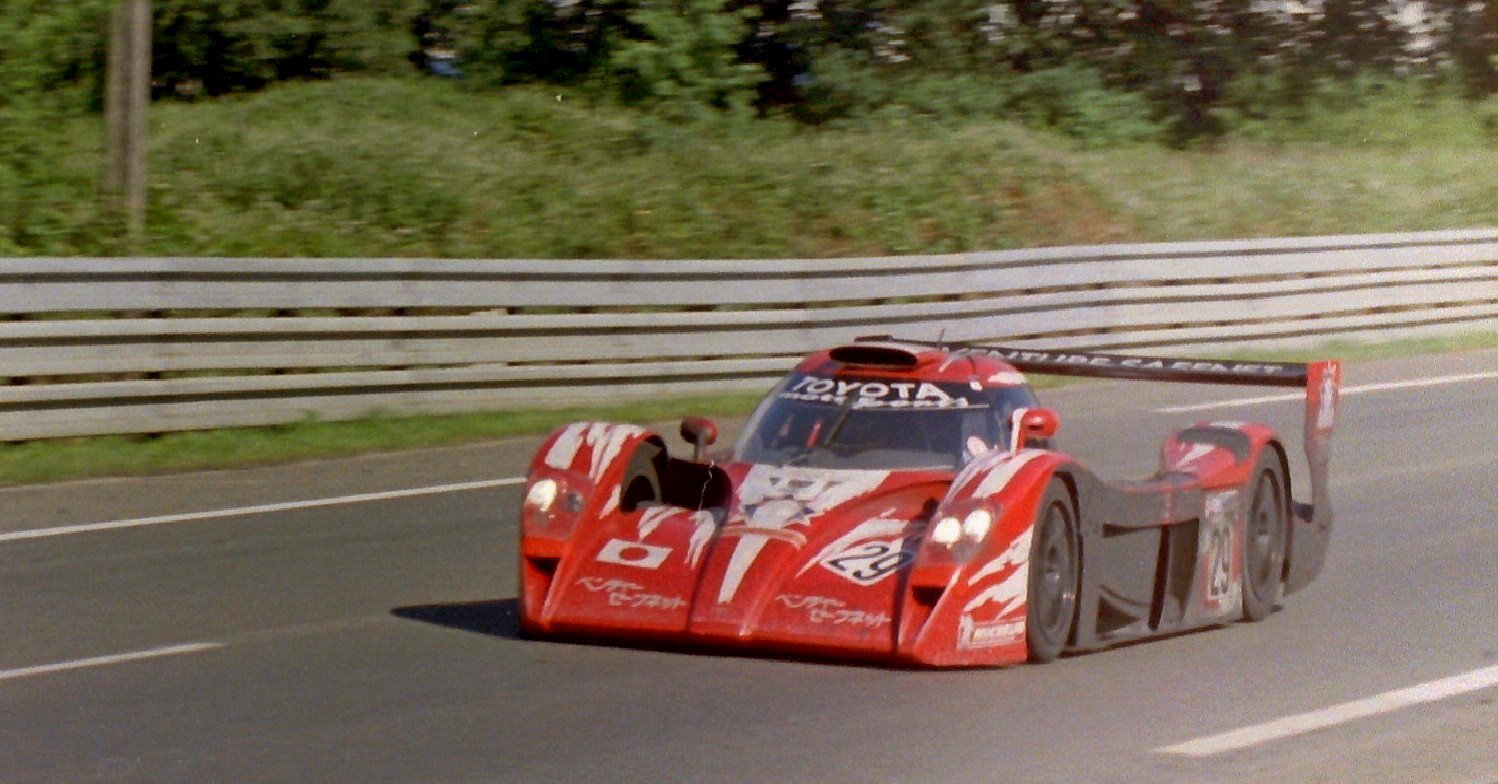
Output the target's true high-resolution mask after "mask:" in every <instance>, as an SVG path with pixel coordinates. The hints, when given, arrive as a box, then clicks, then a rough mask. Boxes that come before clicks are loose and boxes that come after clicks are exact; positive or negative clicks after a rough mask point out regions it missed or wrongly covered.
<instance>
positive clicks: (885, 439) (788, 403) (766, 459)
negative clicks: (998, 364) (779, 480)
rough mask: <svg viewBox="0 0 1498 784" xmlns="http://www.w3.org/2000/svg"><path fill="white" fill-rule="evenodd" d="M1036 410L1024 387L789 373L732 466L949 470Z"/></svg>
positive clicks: (758, 415)
mask: <svg viewBox="0 0 1498 784" xmlns="http://www.w3.org/2000/svg"><path fill="white" fill-rule="evenodd" d="M1032 405H1035V402H1034V397H1033V396H1032V395H1031V394H1030V392H1029V389H1028V388H1026V387H1013V388H1006V389H997V390H995V389H988V390H974V389H972V388H970V387H969V386H967V385H965V384H938V383H931V382H910V381H905V380H889V379H878V378H870V379H848V378H839V379H830V378H824V377H818V376H812V375H800V374H797V375H793V376H791V377H790V378H788V379H786V380H785V382H784V383H782V384H781V385H780V386H779V387H777V388H776V389H775V390H774V391H773V392H771V393H770V395H769V396H768V397H767V398H765V400H764V402H762V403H761V404H760V406H759V409H758V410H756V411H755V413H754V415H753V417H751V419H750V421H749V423H748V426H747V427H746V428H745V431H744V436H743V437H742V438H741V439H740V440H739V444H738V447H737V449H736V455H737V458H738V459H739V460H744V461H748V462H754V463H771V464H776V465H798V466H810V467H814V468H847V469H902V468H903V469H910V468H932V469H956V468H958V467H960V466H961V465H962V464H963V463H965V462H966V461H967V460H968V459H970V458H971V457H972V456H973V455H974V454H979V453H982V452H984V451H987V450H989V449H993V448H995V447H997V446H1000V445H1003V444H1004V443H1006V433H1007V429H1008V428H1007V423H1008V421H1009V415H1010V413H1011V412H1013V410H1014V409H1015V408H1018V407H1024V406H1032Z"/></svg>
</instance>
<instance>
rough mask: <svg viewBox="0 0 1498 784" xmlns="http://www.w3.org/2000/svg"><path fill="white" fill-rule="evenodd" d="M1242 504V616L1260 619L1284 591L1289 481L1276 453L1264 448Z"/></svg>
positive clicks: (1251, 620)
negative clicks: (1243, 518) (1243, 515)
mask: <svg viewBox="0 0 1498 784" xmlns="http://www.w3.org/2000/svg"><path fill="white" fill-rule="evenodd" d="M1247 491H1248V498H1247V500H1246V501H1245V505H1244V514H1245V516H1246V519H1245V520H1244V523H1243V540H1244V541H1243V562H1242V564H1241V565H1242V567H1243V620H1245V621H1250V622H1253V621H1262V620H1264V619H1265V618H1267V617H1269V614H1270V613H1271V612H1273V611H1274V606H1275V603H1276V602H1278V601H1279V600H1280V597H1281V595H1282V594H1283V592H1284V584H1285V583H1284V571H1285V545H1286V542H1287V540H1288V539H1289V536H1288V534H1289V530H1290V529H1289V521H1290V504H1289V483H1288V482H1286V481H1285V470H1284V468H1283V467H1282V466H1281V465H1280V459H1279V454H1278V453H1277V452H1276V451H1275V450H1274V448H1273V447H1269V448H1266V449H1265V450H1264V452H1263V454H1261V455H1260V456H1259V463H1258V465H1256V466H1254V473H1253V480H1252V481H1251V482H1250V483H1249V485H1248V488H1247Z"/></svg>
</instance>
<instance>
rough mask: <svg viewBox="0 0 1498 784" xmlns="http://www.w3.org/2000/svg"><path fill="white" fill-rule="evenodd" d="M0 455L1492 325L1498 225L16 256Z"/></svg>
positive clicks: (8, 279) (5, 288)
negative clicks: (1212, 237) (529, 250)
mask: <svg viewBox="0 0 1498 784" xmlns="http://www.w3.org/2000/svg"><path fill="white" fill-rule="evenodd" d="M0 318H3V319H4V320H3V321H0V377H4V378H6V379H7V380H8V383H6V384H5V385H4V386H0V440H23V439H32V438H45V437H54V436H73V435H88V434H102V433H151V432H164V431H172V430H189V429H200V428H210V427H226V426H238V425H258V424H274V423H282V422H288V421H296V420H299V419H303V418H306V417H309V416H315V417H319V418H324V419H342V418H351V417H356V416H361V415H365V414H368V413H370V412H373V411H378V410H383V411H390V412H454V411H468V410H480V409H486V408H499V407H509V406H524V407H541V406H557V405H564V404H575V403H587V402H597V401H599V400H602V399H610V400H612V399H621V398H627V397H643V396H655V395H664V394H690V393H701V392H709V391H721V390H735V389H739V390H748V389H757V388H764V387H766V386H767V384H768V383H769V380H770V379H772V378H774V377H775V376H778V375H779V374H780V373H782V372H783V371H784V370H785V369H786V367H787V366H788V364H789V362H790V360H791V358H792V357H794V356H796V355H799V354H802V353H805V352H806V351H809V350H811V349H814V348H818V347H823V346H826V345H828V344H832V343H836V342H838V341H842V340H846V339H849V338H851V337H853V336H856V335H860V334H868V333H872V332H878V333H894V334H898V335H904V336H911V337H924V338H935V337H937V336H938V335H939V334H942V333H943V332H944V333H945V335H946V337H947V338H949V339H953V340H996V341H997V340H1002V341H1004V342H1006V343H1010V344H1015V345H1028V346H1035V347H1073V348H1078V349H1130V350H1144V351H1148V350H1149V349H1153V348H1166V347H1169V348H1170V349H1172V350H1179V349H1181V348H1189V349H1191V350H1192V351H1194V352H1197V353H1200V352H1202V351H1206V350H1218V351H1220V350H1227V349H1229V348H1231V347H1235V346H1236V347H1240V348H1241V347H1255V348H1264V347H1282V346H1286V345H1291V344H1294V343H1297V342H1302V343H1303V342H1308V341H1311V342H1319V341H1326V340H1330V339H1335V338H1357V337H1358V336H1368V337H1369V338H1372V339H1390V338H1402V337H1412V336H1420V335H1434V334H1442V333H1451V332H1468V331H1477V330H1493V329H1498V229H1482V230H1471V231H1448V232H1424V233H1417V234H1392V235H1361V236H1344V237H1311V238H1297V239H1273V240H1251V241H1230V242H1203V243H1187V244H1146V245H1119V246H1087V247H1068V248H1040V249H1029V250H1016V251H996V252H987V253H966V254H955V255H943V256H912V257H896V258H859V259H812V260H775V261H723V260H717V261H552V260H492V261H491V260H446V259H252V258H235V259H209V258H203V259H198V258H175V259H151V258H146V259H134V258H132V259H92V258H44V259H26V258H21V259H0Z"/></svg>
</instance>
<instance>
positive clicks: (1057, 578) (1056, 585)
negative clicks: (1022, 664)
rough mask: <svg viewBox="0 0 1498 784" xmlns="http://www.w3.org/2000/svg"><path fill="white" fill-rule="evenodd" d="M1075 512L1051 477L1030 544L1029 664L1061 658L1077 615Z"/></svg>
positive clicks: (1062, 487)
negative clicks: (1030, 662)
mask: <svg viewBox="0 0 1498 784" xmlns="http://www.w3.org/2000/svg"><path fill="white" fill-rule="evenodd" d="M1078 556H1079V554H1078V552H1077V514H1076V510H1075V509H1074V508H1073V507H1072V502H1071V494H1070V493H1068V492H1067V490H1066V485H1065V484H1064V483H1063V482H1062V481H1061V480H1059V479H1052V480H1051V483H1050V486H1048V487H1047V488H1046V491H1045V496H1044V497H1043V498H1042V499H1041V502H1040V510H1039V511H1038V512H1037V513H1036V515H1035V528H1034V532H1033V534H1032V539H1031V543H1030V581H1029V588H1030V595H1029V600H1028V603H1027V604H1028V609H1027V610H1026V614H1025V640H1026V644H1027V645H1028V647H1029V653H1030V661H1032V662H1049V661H1054V660H1055V659H1056V657H1057V656H1060V655H1061V650H1062V649H1063V648H1065V647H1066V642H1067V640H1068V639H1070V638H1071V630H1072V625H1073V624H1074V623H1075V621H1076V617H1077V584H1078V581H1079V578H1080V576H1081V558H1080V557H1078Z"/></svg>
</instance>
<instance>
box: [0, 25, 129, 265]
mask: <svg viewBox="0 0 1498 784" xmlns="http://www.w3.org/2000/svg"><path fill="white" fill-rule="evenodd" d="M105 13H106V3H105V2H104V0H74V1H73V2H68V3H57V4H53V3H50V2H44V1H43V0H0V30H4V31H5V33H4V34H3V35H0V255H3V254H9V253H17V252H20V251H21V250H23V249H40V250H45V249H51V248H61V247H66V246H67V245H68V244H69V243H70V237H69V235H71V234H73V233H74V232H77V231H78V230H79V229H80V226H86V225H87V224H89V223H90V222H92V221H94V220H96V219H97V216H95V215H94V214H93V210H92V201H91V200H87V201H84V202H81V203H80V202H79V200H78V199H77V196H76V186H77V185H78V183H77V182H70V180H73V179H74V177H75V175H76V173H75V172H70V171H69V170H68V168H67V166H66V165H65V159H66V156H67V150H66V149H65V147H64V143H63V135H62V134H61V133H60V132H59V131H60V129H61V128H62V127H63V126H64V125H65V124H66V123H67V122H69V120H70V118H71V117H74V116H77V115H79V114H82V113H84V112H85V111H87V109H88V108H89V107H90V106H91V105H93V103H94V95H95V90H96V89H97V85H98V83H99V72H100V66H99V61H100V59H101V51H100V48H99V41H100V38H99V31H100V30H102V29H103V24H104V21H103V20H104V16H105Z"/></svg>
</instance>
